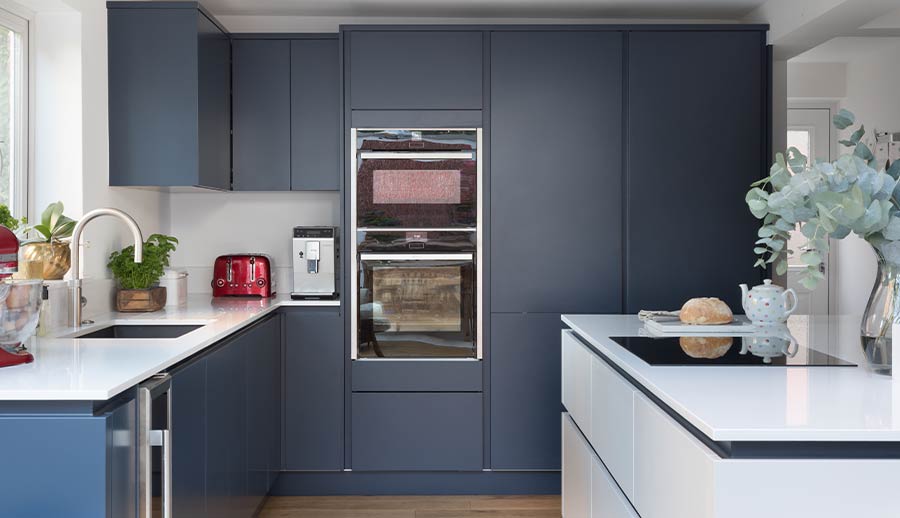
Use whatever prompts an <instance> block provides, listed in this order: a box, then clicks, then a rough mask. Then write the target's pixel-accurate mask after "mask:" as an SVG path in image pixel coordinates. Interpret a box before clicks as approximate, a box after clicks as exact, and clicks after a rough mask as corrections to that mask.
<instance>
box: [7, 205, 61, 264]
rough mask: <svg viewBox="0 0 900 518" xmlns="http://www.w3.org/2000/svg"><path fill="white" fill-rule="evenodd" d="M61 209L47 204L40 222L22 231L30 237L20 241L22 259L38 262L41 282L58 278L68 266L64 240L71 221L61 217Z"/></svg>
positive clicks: (59, 206)
mask: <svg viewBox="0 0 900 518" xmlns="http://www.w3.org/2000/svg"><path fill="white" fill-rule="evenodd" d="M64 209H65V207H64V206H63V202H61V201H57V202H55V203H51V204H50V205H47V208H46V209H44V212H43V214H41V222H40V223H39V224H37V225H32V226H29V227H25V230H24V232H25V234H26V235H27V234H28V233H31V234H32V235H34V237H32V238H29V239H25V240H23V241H22V259H23V260H24V261H25V262H26V263H28V262H37V263H42V264H43V267H42V271H43V278H44V279H49V280H58V279H62V278H63V276H64V275H65V274H66V272H68V271H69V267H71V265H72V263H71V261H72V253H71V250H70V249H69V242H68V239H69V238H70V237H72V231H73V230H75V220H73V219H72V218H70V217H68V216H65V215H64V214H63V210H64ZM11 230H13V231H15V229H11Z"/></svg>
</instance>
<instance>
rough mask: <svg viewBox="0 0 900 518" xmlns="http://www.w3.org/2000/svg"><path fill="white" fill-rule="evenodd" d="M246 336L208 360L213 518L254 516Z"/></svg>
mask: <svg viewBox="0 0 900 518" xmlns="http://www.w3.org/2000/svg"><path fill="white" fill-rule="evenodd" d="M246 336H247V335H246V334H245V335H242V336H241V337H238V338H235V339H233V340H230V341H229V342H227V343H226V344H224V345H222V346H221V347H220V348H219V349H217V350H216V351H214V352H213V353H211V354H210V355H209V356H208V358H207V371H206V376H207V381H206V397H207V402H206V407H207V415H208V417H207V425H206V448H207V459H206V495H207V514H208V516H210V517H213V516H216V517H219V516H221V517H223V518H231V517H244V516H249V515H250V514H252V512H253V509H252V508H250V507H249V506H248V505H247V502H248V500H249V498H248V492H247V469H248V464H247V440H248V439H247V437H248V436H247V409H246V406H245V395H246V391H247V368H246V365H245V363H244V360H245V358H244V346H245V344H246V341H245V340H244V338H243V337H246ZM177 440H178V438H177V437H173V441H177Z"/></svg>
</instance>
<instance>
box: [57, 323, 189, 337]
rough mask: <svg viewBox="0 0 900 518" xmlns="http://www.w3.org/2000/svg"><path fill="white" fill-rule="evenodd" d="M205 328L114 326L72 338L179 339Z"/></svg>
mask: <svg viewBox="0 0 900 518" xmlns="http://www.w3.org/2000/svg"><path fill="white" fill-rule="evenodd" d="M201 327H203V326H202V325H200V324H113V325H109V326H106V327H102V328H100V329H95V330H93V331H88V332H85V333H76V334H74V335H70V336H69V337H70V338H118V339H132V338H178V337H179V336H183V335H186V334H188V333H190V332H191V331H195V330H197V329H200V328H201Z"/></svg>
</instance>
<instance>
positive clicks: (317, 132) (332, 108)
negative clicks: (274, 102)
mask: <svg viewBox="0 0 900 518" xmlns="http://www.w3.org/2000/svg"><path fill="white" fill-rule="evenodd" d="M340 142H341V79H340V59H339V53H338V40H337V39H322V40H314V39H309V40H294V41H292V42H291V189H292V190H294V191H336V190H338V189H340V174H341V170H340V166H339V164H338V162H339V160H340Z"/></svg>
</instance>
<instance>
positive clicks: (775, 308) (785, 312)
mask: <svg viewBox="0 0 900 518" xmlns="http://www.w3.org/2000/svg"><path fill="white" fill-rule="evenodd" d="M788 295H790V296H791V297H790V298H792V299H793V304H790V305H789V304H788ZM741 305H743V306H744V313H745V314H746V315H747V318H749V319H750V321H751V322H753V323H754V324H755V325H758V326H769V325H772V324H781V323H784V322H787V318H788V316H790V314H791V313H793V312H794V310H795V309H797V292H795V291H794V290H792V289H787V290H785V289H784V288H782V287H781V286H778V285H775V284H772V280H771V279H766V280H764V281H763V283H762V284H760V285H759V286H754V287H753V288H752V289H749V290H748V289H747V285H746V284H741Z"/></svg>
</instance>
